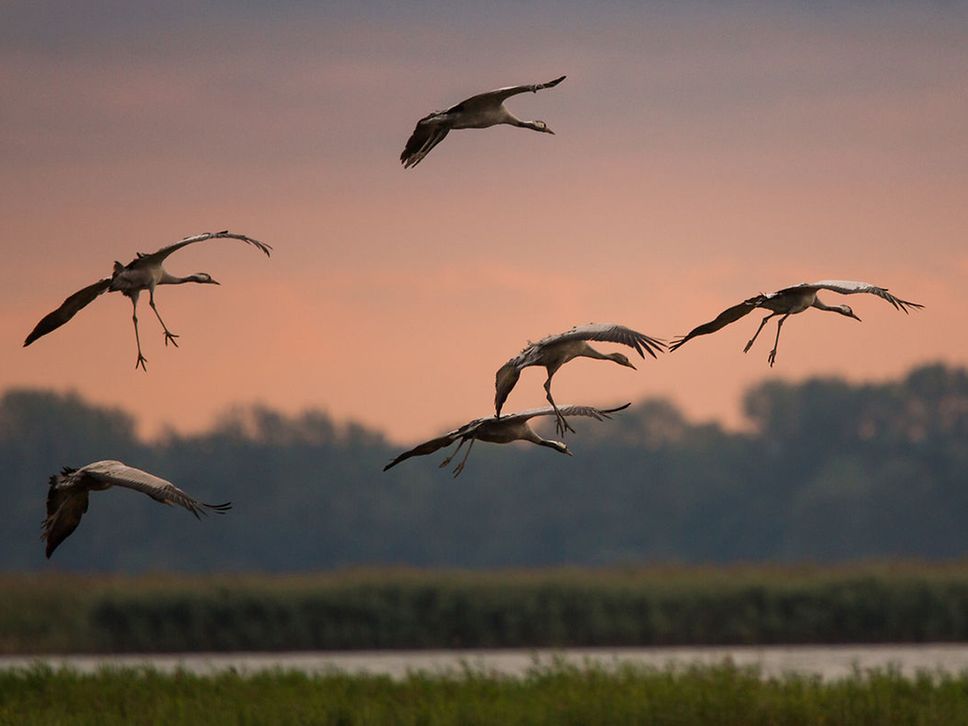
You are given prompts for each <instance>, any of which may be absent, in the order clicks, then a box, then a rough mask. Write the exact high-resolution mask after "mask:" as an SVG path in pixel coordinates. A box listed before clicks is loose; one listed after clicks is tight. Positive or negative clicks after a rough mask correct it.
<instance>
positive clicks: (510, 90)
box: [448, 76, 568, 110]
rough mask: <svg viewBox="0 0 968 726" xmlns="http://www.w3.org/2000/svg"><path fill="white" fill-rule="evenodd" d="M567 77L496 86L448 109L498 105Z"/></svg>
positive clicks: (552, 85)
mask: <svg viewBox="0 0 968 726" xmlns="http://www.w3.org/2000/svg"><path fill="white" fill-rule="evenodd" d="M567 77H568V76H559V77H558V78H555V79H554V80H553V81H547V82H546V83H529V84H527V85H525V86H505V87H504V88H496V89H494V90H493V91H487V92H486V93H478V94H477V95H476V96H471V97H470V98H465V99H464V100H463V101H461V102H460V103H458V104H457V105H456V106H453V107H452V108H451V109H448V110H458V109H459V110H464V109H468V110H472V109H473V108H474V107H475V106H496V105H498V104H501V103H503V102H504V101H505V100H507V99H508V98H510V97H511V96H517V95H518V94H520V93H537V92H538V91H540V90H542V89H545V88H554V87H555V86H557V85H558V84H559V83H561V82H562V81H563V80H565V79H566V78H567Z"/></svg>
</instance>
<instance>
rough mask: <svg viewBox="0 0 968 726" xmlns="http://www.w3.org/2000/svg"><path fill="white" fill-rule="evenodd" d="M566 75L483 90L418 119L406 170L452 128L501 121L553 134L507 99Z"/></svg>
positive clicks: (485, 125)
mask: <svg viewBox="0 0 968 726" xmlns="http://www.w3.org/2000/svg"><path fill="white" fill-rule="evenodd" d="M565 78H566V76H561V77H560V78H556V79H554V80H553V81H548V82H547V83H533V84H530V85H526V86H508V87H507V88H498V89H497V90H495V91H488V92H487V93H480V94H478V95H476V96H471V97H470V98H467V99H464V100H463V101H461V102H460V103H458V104H457V105H456V106H451V107H450V108H448V109H447V110H446V111H434V112H433V113H431V114H428V115H427V116H424V117H423V118H422V119H420V120H419V121H418V122H417V126H416V127H415V128H414V130H413V133H412V134H411V135H410V138H409V139H408V140H407V145H406V147H404V149H403V153H401V154H400V162H401V163H402V164H403V168H404V169H409V168H410V167H411V166H416V165H417V164H419V163H420V162H421V161H423V158H424V157H425V156H426V155H427V154H429V153H430V150H431V149H433V148H434V147H435V146H436V145H437V144H439V143H440V142H441V141H443V140H444V137H445V136H447V134H448V132H450V131H451V129H486V128H488V127H490V126H497V125H498V124H508V125H509V126H517V127H518V128H522V129H531V130H532V131H540V132H541V133H543V134H552V135H554V133H555V132H554V131H552V130H551V129H549V128H548V124H546V123H545V122H544V121H522V120H521V119H519V118H517V117H516V116H515V115H514V114H513V113H511V112H510V111H508V110H507V108H506V107H505V106H504V102H505V101H506V100H507V99H509V98H511V96H517V95H518V94H521V93H528V92H530V93H537V92H538V91H540V90H541V89H543V88H554V87H555V86H557V85H558V84H559V83H561V82H562V81H563V80H565Z"/></svg>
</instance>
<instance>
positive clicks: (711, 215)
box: [0, 3, 968, 442]
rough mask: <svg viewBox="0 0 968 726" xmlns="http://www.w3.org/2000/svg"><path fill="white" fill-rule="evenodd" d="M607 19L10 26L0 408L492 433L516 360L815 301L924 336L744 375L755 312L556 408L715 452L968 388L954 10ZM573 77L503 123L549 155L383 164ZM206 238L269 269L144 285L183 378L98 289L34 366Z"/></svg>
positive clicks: (866, 334)
mask: <svg viewBox="0 0 968 726" xmlns="http://www.w3.org/2000/svg"><path fill="white" fill-rule="evenodd" d="M539 5H540V4H539ZM608 7H609V8H610V11H609V12H605V13H601V14H598V15H591V14H589V12H590V11H587V10H584V9H581V8H579V7H577V6H574V7H573V6H569V7H568V8H567V9H566V10H565V11H563V12H560V13H556V14H555V15H554V16H552V17H547V16H542V14H541V13H540V12H539V11H538V10H537V9H535V8H527V9H520V8H516V7H515V6H512V5H507V6H504V5H500V6H499V10H498V11H496V13H497V16H496V17H494V18H491V17H485V16H483V15H481V14H480V12H479V11H478V10H474V9H473V8H471V7H470V6H464V5H460V4H458V6H457V7H456V9H454V10H453V11H452V12H450V13H445V14H442V15H441V16H440V17H436V16H433V17H426V18H425V17H422V16H419V14H416V13H414V14H413V15H410V14H407V13H406V12H405V11H402V10H392V9H387V8H385V7H383V6H382V5H380V4H378V3H374V4H372V6H371V5H366V8H367V10H366V11H365V12H364V11H360V12H359V13H356V14H353V13H350V12H349V11H346V12H345V13H343V12H339V11H331V10H324V9H315V10H310V9H306V8H304V7H302V6H299V7H295V6H294V8H295V9H290V10H289V11H286V12H280V13H278V15H275V14H273V15H271V16H259V17H252V16H248V15H246V16H238V17H236V16H233V15H232V11H231V10H230V9H228V8H223V9H221V10H213V11H211V12H212V13H214V15H212V16H205V17H202V18H194V19H192V22H191V23H187V24H180V23H181V22H182V21H180V20H179V19H178V18H177V17H174V16H173V17H166V18H163V19H161V20H158V19H149V20H143V19H139V18H137V17H135V18H129V19H127V20H126V21H125V22H124V23H122V22H121V20H118V21H117V27H115V26H114V25H112V22H109V21H108V20H105V23H104V24H103V25H104V27H101V26H99V25H97V24H96V23H95V24H92V25H80V26H78V27H79V29H77V30H74V29H72V28H73V26H71V27H67V26H66V25H65V27H64V28H62V29H61V33H60V34H58V33H57V32H55V30H56V25H55V26H53V27H54V28H55V30H47V28H48V26H47V25H44V24H42V23H35V24H29V23H28V22H27V20H23V19H22V18H21V19H20V20H19V21H18V22H20V23H21V30H22V29H23V28H27V27H28V25H29V29H32V32H33V34H31V33H27V32H25V31H24V32H20V35H18V36H16V38H17V40H16V41H14V40H11V38H14V35H13V33H15V32H17V28H18V26H17V23H16V22H12V21H11V19H10V18H7V20H8V27H13V28H14V30H13V31H11V35H9V36H2V35H0V40H2V41H3V43H2V45H0V60H2V62H0V68H2V69H3V70H0V92H2V93H3V96H4V97H5V98H13V99H15V100H16V101H17V102H16V103H13V104H11V105H10V107H9V108H5V109H4V111H3V113H0V139H2V140H0V149H2V151H3V158H4V159H5V164H4V168H2V169H0V180H2V183H3V189H4V194H3V195H0V218H2V219H3V220H4V226H3V234H2V235H0V245H2V246H3V247H2V249H3V252H4V256H5V266H4V271H5V274H4V284H3V285H2V286H0V341H2V342H0V390H3V389H7V388H10V387H13V386H34V387H43V388H52V389H56V390H62V391H63V390H76V391H78V392H80V393H81V394H82V395H84V396H85V397H86V398H88V399H90V400H92V401H96V402H98V403H102V404H109V405H117V406H120V407H121V408H124V409H126V410H128V411H131V412H132V413H135V415H136V416H137V417H138V418H139V420H140V421H141V422H142V423H143V424H144V426H145V431H146V432H147V433H154V432H157V431H158V430H159V429H160V428H161V427H162V426H166V425H172V426H174V427H175V428H176V429H178V430H182V431H192V430H198V429H201V428H204V427H207V426H209V425H210V424H211V422H212V421H213V419H214V418H215V417H216V416H217V415H218V413H219V412H220V411H224V410H225V409H226V408H227V407H228V406H230V405H231V404H234V403H243V404H244V403H252V402H260V403H264V404H266V405H269V406H272V407H274V408H279V409H281V410H283V411H286V412H297V411H300V410H303V409H305V408H321V409H324V410H327V411H328V412H330V413H331V414H333V415H334V416H335V417H337V418H338V419H352V420H355V421H359V422H361V423H364V424H366V425H368V426H372V427H374V428H376V429H378V430H380V431H384V432H386V433H387V434H388V435H389V436H390V437H391V438H393V439H394V440H396V441H400V442H404V441H413V440H416V439H419V438H421V437H425V436H432V435H434V434H435V433H437V432H439V431H441V430H443V429H445V428H446V427H448V426H450V425H451V424H457V423H462V422H464V421H466V420H469V419H471V418H474V417H476V416H480V415H486V414H487V413H488V412H489V411H491V410H492V405H493V382H494V371H495V370H496V369H497V368H498V367H499V366H500V365H501V364H502V363H503V362H504V361H505V360H506V359H507V358H509V357H510V356H512V355H513V354H515V353H516V352H517V351H518V350H519V349H520V348H521V347H522V346H523V345H524V343H525V342H526V340H528V339H537V338H539V337H541V336H543V335H545V334H548V333H552V332H557V331H560V330H564V329H567V328H568V327H570V326H571V325H572V324H575V323H583V322H588V321H593V320H594V321H614V322H620V323H623V324H626V325H629V326H630V327H634V328H636V329H639V330H641V331H643V332H645V333H647V334H649V335H653V336H658V337H664V338H671V337H673V336H674V335H676V334H681V333H685V332H687V331H688V330H689V329H690V328H692V327H693V326H694V325H696V324H698V323H701V322H705V321H707V320H710V319H712V318H713V317H714V316H715V315H716V314H718V313H719V312H720V311H721V310H722V309H723V308H725V307H727V306H729V305H732V304H734V303H736V302H738V301H740V300H742V299H744V298H746V297H749V296H750V295H752V294H755V293H757V292H760V291H770V290H774V289H777V288H779V287H783V286H786V285H789V284H794V283H797V282H800V281H804V280H816V279H824V278H827V279H829V278H839V279H859V280H867V281H869V282H873V283H876V284H881V285H884V286H887V287H889V288H891V290H892V291H894V292H896V294H898V295H899V296H901V297H904V298H906V299H911V300H915V301H917V302H921V303H924V304H925V305H926V309H925V310H924V311H923V312H921V313H919V314H915V315H911V316H905V315H903V314H900V313H897V312H896V311H894V310H893V309H892V308H891V307H890V306H889V305H887V304H886V303H884V302H883V301H881V300H878V299H876V298H874V297H872V296H854V297H852V298H850V299H849V300H847V302H848V303H849V304H850V305H851V306H852V307H853V309H854V310H855V311H856V312H857V313H858V315H859V316H860V317H861V318H862V319H863V323H862V324H858V323H855V322H853V321H851V320H847V319H844V318H842V317H840V316H836V315H828V314H825V313H821V312H819V311H808V312H807V313H805V314H803V315H799V316H796V317H795V318H793V319H791V320H790V321H789V322H788V323H787V324H786V325H785V326H784V333H783V337H782V339H781V344H780V349H779V355H778V359H777V365H776V367H775V368H773V369H772V370H771V369H770V368H769V367H768V366H767V363H766V356H767V352H768V351H769V349H770V347H771V343H772V339H773V335H774V334H775V328H774V326H773V325H772V324H771V325H770V326H769V327H767V328H766V329H765V330H764V331H763V334H762V335H761V337H760V339H759V340H758V341H757V344H756V346H755V347H754V348H753V350H752V351H751V352H750V353H749V354H748V355H743V353H742V348H743V345H744V344H745V342H746V340H748V338H749V336H750V335H751V334H752V332H753V331H754V330H755V328H756V325H757V324H758V322H759V318H760V315H759V314H754V315H751V316H749V318H747V319H744V320H743V321H741V322H739V323H736V324H734V325H732V326H730V327H729V328H727V329H725V330H723V331H721V332H720V333H717V334H716V335H714V336H709V337H706V338H703V339H698V340H695V341H692V342H690V343H689V345H687V346H685V347H683V348H682V349H681V350H680V351H678V352H676V353H675V354H672V355H666V356H662V357H661V358H660V360H658V361H652V360H651V359H650V360H646V361H644V362H642V364H641V365H639V366H638V367H639V370H638V371H630V370H628V369H625V368H621V367H618V366H614V365H611V364H608V363H603V362H598V361H577V362H575V363H572V364H570V365H569V366H568V367H567V368H565V369H563V370H562V371H561V372H560V373H559V374H558V375H557V376H556V379H555V394H556V400H558V401H560V402H562V403H564V402H574V403H593V404H603V405H604V404H613V403H621V402H624V401H626V400H631V401H636V400H639V399H641V398H643V397H647V396H648V397H652V396H662V397H667V398H670V399H671V400H673V401H674V402H675V403H676V404H677V405H680V406H681V407H682V408H683V409H684V411H686V413H687V414H688V415H690V416H691V417H693V418H700V419H707V418H711V417H715V418H719V419H722V420H725V421H726V422H728V423H730V424H731V425H735V424H737V423H738V422H739V421H740V415H739V402H740V396H741V394H742V392H743V391H744V390H746V389H747V388H748V387H750V386H751V385H755V384H757V383H759V382H761V381H764V380H770V379H776V378H779V379H789V380H802V379H804V378H808V377H813V376H818V375H838V376H845V377H847V378H849V379H850V380H854V381H860V380H883V379H886V378H889V377H895V376H898V375H902V374H903V373H905V372H906V371H907V370H909V369H910V368H911V367H913V366H915V365H918V364H920V363H923V362H930V361H938V360H941V361H944V362H947V363H950V364H956V365H965V364H968V336H965V335H964V332H963V331H964V329H965V323H964V321H965V319H966V317H968V285H966V284H965V283H966V280H968V244H966V239H968V204H966V203H965V199H966V191H968V133H966V129H968V87H966V86H965V84H964V78H966V77H968V43H965V42H964V40H965V38H966V37H968V33H966V30H968V22H966V19H968V12H966V11H965V9H964V8H963V7H961V6H958V5H955V6H953V7H951V8H947V9H942V8H937V7H929V8H922V7H920V6H919V5H916V4H914V3H912V4H910V5H901V6H899V7H896V8H892V9H891V10H889V11H887V10H875V9H865V7H864V6H856V7H853V9H852V10H850V11H849V12H848V11H833V10H829V11H808V10H807V9H806V8H801V7H800V6H796V5H789V6H787V5H783V6H777V5H769V6H767V5H763V6H744V7H743V8H736V7H734V8H732V9H728V10H726V9H722V8H719V9H712V8H709V7H706V6H700V5H691V4H687V6H686V8H685V9H683V8H676V9H672V8H667V7H658V6H651V5H650V6H646V7H644V8H627V7H618V6H608ZM22 12H23V13H24V14H25V15H27V16H29V11H28V10H23V9H22ZM29 19H30V18H29V17H28V20H29ZM13 20H17V18H14V19H13ZM68 20H69V18H68V19H65V20H64V21H63V22H64V23H65V24H66V23H67V22H68ZM502 21H506V22H508V23H509V24H510V25H511V26H513V30H512V31H509V32H505V33H496V32H495V28H497V27H499V24H500V23H501V22H502ZM512 21H513V22H512ZM0 25H3V23H0ZM36 28H42V30H36ZM132 28H134V30H132ZM215 28H219V32H218V33H215V32H214V29H215ZM176 31H177V32H176ZM2 32H3V31H0V33H2ZM45 33H49V36H48V35H45ZM443 61H446V62H443ZM562 73H567V74H568V78H567V80H566V81H565V82H564V83H562V84H561V85H560V86H558V87H557V88H555V89H550V90H548V91H543V92H541V93H539V94H536V95H530V94H529V95H526V96H521V97H519V98H515V99H512V100H511V101H510V102H509V104H508V105H509V107H511V108H512V110H513V111H515V112H516V113H518V114H519V115H521V116H522V117H524V118H536V119H543V120H546V121H547V122H548V124H549V125H550V127H551V128H552V129H553V130H555V131H556V135H555V136H546V135H539V134H534V133H531V132H527V131H523V130H518V129H511V128H497V129H491V130H486V131H460V132H454V133H452V134H450V135H449V136H448V138H447V139H446V140H445V141H444V142H443V143H442V144H441V145H440V146H439V147H437V148H436V149H435V150H434V151H433V152H432V153H431V154H430V155H429V156H428V157H427V159H426V160H425V161H424V162H423V163H422V164H421V165H420V166H419V167H417V168H416V169H413V170H410V171H406V172H404V171H403V170H402V169H401V168H400V166H399V163H398V161H397V157H398V155H399V152H400V149H401V148H402V146H403V143H404V141H405V140H406V137H407V135H408V134H409V132H410V130H411V129H412V128H413V124H414V122H415V121H416V119H417V118H419V117H420V116H422V115H423V114H425V113H427V112H428V111H430V110H432V109H434V108H440V107H444V106H446V105H448V104H451V103H455V102H457V101H459V100H460V99H461V98H463V97H465V96H467V95H470V94H472V93H475V92H479V91H482V90H487V89H488V88H492V87H495V86H500V85H507V84H513V83H526V82H534V81H543V80H547V79H549V78H554V77H556V76H557V75H560V74H562ZM223 228H230V229H232V230H233V231H236V232H242V233H245V234H249V235H251V236H254V237H257V238H259V239H263V240H265V241H267V242H269V243H270V244H272V245H273V246H274V247H275V251H274V254H273V257H272V259H271V260H266V259H265V257H264V256H262V255H261V254H259V253H258V252H256V251H253V250H250V249H247V248H246V247H245V246H243V245H241V244H239V243H236V242H232V241H229V240H222V241H215V242H211V243H206V244H203V245H198V246H196V247H194V248H191V249H189V250H185V251H183V252H179V253H178V254H177V255H174V256H172V257H171V258H170V259H169V262H168V268H169V270H170V271H171V272H172V273H173V274H187V273H191V272H198V271H206V272H209V273H211V274H212V275H213V277H215V278H216V279H217V280H219V281H220V282H221V283H222V286H221V287H208V286H193V285H186V286H184V287H179V288H160V289H159V291H158V295H157V302H158V307H159V310H160V311H161V314H162V315H163V316H164V318H165V321H166V322H167V323H168V324H169V327H170V328H171V329H172V330H173V331H174V332H175V333H178V334H180V335H181V337H180V338H179V343H180V344H181V347H180V348H179V349H177V350H173V349H171V348H169V349H165V348H164V345H163V343H162V335H161V330H160V328H159V326H158V325H157V321H156V320H154V317H153V316H152V314H151V311H150V309H149V308H148V307H147V300H146V299H144V300H142V304H141V307H140V309H139V318H140V321H141V329H142V342H143V346H144V351H145V355H146V357H147V358H148V367H149V372H148V374H147V375H145V374H142V373H141V372H140V371H137V372H136V371H135V370H134V359H135V350H134V340H133V333H132V329H131V321H130V304H129V303H128V301H127V300H125V299H124V298H121V297H120V296H118V295H109V296H105V297H103V298H101V299H99V300H98V301H96V302H95V303H94V304H92V305H91V306H90V307H89V308H87V309H85V310H84V311H82V312H81V313H79V314H78V316H77V317H76V318H75V319H74V320H73V321H71V322H70V323H69V324H68V325H66V326H64V327H63V328H62V329H59V330H57V331H55V332H54V333H52V334H51V335H49V336H47V337H45V338H43V339H41V340H39V341H38V342H36V343H35V344H34V345H32V346H30V347H29V348H26V349H23V348H21V344H22V341H23V338H24V336H25V335H26V333H27V332H29V330H30V329H31V328H32V326H33V325H34V324H35V323H36V322H37V320H39V319H40V317H41V316H42V315H44V314H45V313H47V312H48V311H49V310H51V309H53V308H54V307H55V306H56V305H57V304H59V302H60V301H61V300H62V299H63V298H64V297H66V296H67V295H68V294H70V293H71V292H73V291H75V290H77V289H79V288H80V287H82V286H84V285H86V284H89V283H90V282H93V281H94V280H96V279H98V278H99V277H101V276H104V275H105V274H108V273H109V271H110V266H111V262H112V261H113V260H114V259H120V260H122V261H123V262H126V261H128V259H129V258H130V257H132V256H133V255H134V253H135V252H137V251H151V250H153V249H155V248H157V247H159V246H161V245H164V244H168V243H170V242H172V241H174V240H177V239H179V238H180V237H182V236H185V235H188V234H194V233H198V232H202V231H215V230H217V229H223ZM827 300H828V302H842V301H844V300H843V299H841V298H839V297H838V296H836V295H833V294H829V295H828V296H827ZM602 347H603V348H608V349H609V350H611V349H613V348H612V347H610V346H607V345H603V346H602ZM615 349H617V348H615ZM543 375H544V374H543V371H540V370H534V369H531V370H529V371H526V372H525V373H524V375H523V376H522V379H521V382H520V383H519V384H518V386H517V388H516V389H515V390H514V392H513V393H512V395H511V398H510V401H509V403H508V410H509V411H510V410H515V409H521V408H527V407H531V406H535V405H542V404H543V403H544V392H543V390H542V388H541V383H542V382H543ZM578 428H579V436H580V427H578Z"/></svg>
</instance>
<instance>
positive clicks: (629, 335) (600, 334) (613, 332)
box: [538, 323, 665, 358]
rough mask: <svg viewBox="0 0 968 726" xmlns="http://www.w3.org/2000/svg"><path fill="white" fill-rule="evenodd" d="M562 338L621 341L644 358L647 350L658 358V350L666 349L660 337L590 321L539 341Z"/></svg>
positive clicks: (546, 342)
mask: <svg viewBox="0 0 968 726" xmlns="http://www.w3.org/2000/svg"><path fill="white" fill-rule="evenodd" d="M562 340H600V341H603V342H608V343H621V344H622V345H627V346H628V347H629V348H634V349H635V352H636V353H638V354H639V355H640V356H641V357H642V358H645V354H644V353H643V352H642V349H643V348H644V349H645V352H646V353H648V354H649V355H651V356H652V357H653V358H656V357H657V356H656V351H658V352H660V353H661V352H662V351H663V350H665V343H664V342H663V341H661V340H659V339H658V338H651V337H649V336H648V335H646V334H645V333H640V332H638V331H637V330H632V329H631V328H626V327H625V326H624V325H618V324H616V323H589V324H588V325H576V326H575V327H574V328H572V329H571V330H569V331H567V332H564V333H561V334H559V335H552V336H549V337H547V338H545V339H544V340H540V341H538V345H547V344H549V343H557V342H559V341H562Z"/></svg>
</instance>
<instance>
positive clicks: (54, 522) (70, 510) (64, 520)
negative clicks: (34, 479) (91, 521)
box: [41, 477, 88, 559]
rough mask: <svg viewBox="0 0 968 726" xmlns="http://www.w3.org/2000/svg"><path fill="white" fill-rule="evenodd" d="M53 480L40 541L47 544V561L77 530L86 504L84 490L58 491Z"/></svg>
mask: <svg viewBox="0 0 968 726" xmlns="http://www.w3.org/2000/svg"><path fill="white" fill-rule="evenodd" d="M55 480H56V477H51V485H50V490H49V491H48V492H47V518H46V519H45V520H44V525H43V533H42V534H41V539H43V540H46V542H47V547H46V555H47V559H50V556H51V555H52V554H54V550H56V549H57V547H58V545H60V543H61V542H63V541H64V540H65V539H67V538H68V537H69V536H70V535H71V533H72V532H73V531H74V530H75V529H77V525H78V524H80V523H81V517H83V516H84V512H86V511H87V503H88V499H87V497H88V493H87V490H86V489H59V488H58V487H57V486H56V483H55Z"/></svg>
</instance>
